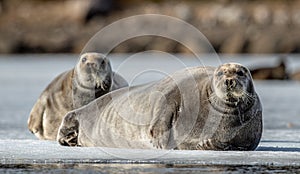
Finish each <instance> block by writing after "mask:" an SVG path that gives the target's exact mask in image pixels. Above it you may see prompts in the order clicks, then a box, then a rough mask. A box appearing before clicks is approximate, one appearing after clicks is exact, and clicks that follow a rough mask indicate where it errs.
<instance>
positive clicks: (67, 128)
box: [57, 112, 79, 146]
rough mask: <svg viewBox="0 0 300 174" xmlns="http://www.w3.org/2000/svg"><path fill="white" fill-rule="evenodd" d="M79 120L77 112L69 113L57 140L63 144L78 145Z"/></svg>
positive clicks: (61, 126)
mask: <svg viewBox="0 0 300 174" xmlns="http://www.w3.org/2000/svg"><path fill="white" fill-rule="evenodd" d="M78 129H79V122H78V120H77V119H76V113H75V112H70V113H68V114H67V115H66V116H65V117H64V119H63V121H62V123H61V125H60V128H59V130H58V134H57V141H58V142H59V144H61V145H63V146H78Z"/></svg>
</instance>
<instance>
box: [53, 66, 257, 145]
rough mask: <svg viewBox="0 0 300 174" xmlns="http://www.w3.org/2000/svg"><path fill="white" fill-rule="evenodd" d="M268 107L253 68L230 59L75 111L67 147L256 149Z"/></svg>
mask: <svg viewBox="0 0 300 174" xmlns="http://www.w3.org/2000/svg"><path fill="white" fill-rule="evenodd" d="M261 135H262V106H261V103H260V100H259V97H258V95H257V94H256V92H255V90H254V86H253V82H252V78H251V74H250V72H249V70H248V69H247V68H245V67H244V66H242V65H240V64H236V63H228V64H223V65H221V66H219V67H218V68H213V67H194V68H187V69H185V70H182V71H178V72H176V73H174V74H173V75H171V76H169V77H166V78H164V79H162V80H160V81H158V82H155V83H151V84H146V85H140V86H135V87H128V88H122V89H119V90H116V91H113V92H111V93H109V94H106V95H104V96H102V97H100V98H98V99H97V100H95V101H93V102H91V103H90V104H88V105H86V106H85V107H82V108H80V109H77V110H74V111H71V112H69V113H68V114H67V115H66V116H65V117H64V119H63V121H62V124H61V126H60V128H59V132H58V136H57V141H58V142H59V143H60V144H61V145H64V146H102V147H115V148H139V149H157V148H158V149H181V150H184V149H185V150H254V149H255V148H256V147H257V145H258V143H259V141H260V138H261Z"/></svg>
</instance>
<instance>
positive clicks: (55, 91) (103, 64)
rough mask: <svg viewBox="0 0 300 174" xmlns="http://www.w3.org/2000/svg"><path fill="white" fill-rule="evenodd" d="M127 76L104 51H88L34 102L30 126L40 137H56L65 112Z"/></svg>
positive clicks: (121, 83)
mask: <svg viewBox="0 0 300 174" xmlns="http://www.w3.org/2000/svg"><path fill="white" fill-rule="evenodd" d="M125 86H128V84H127V82H126V80H125V79H124V78H123V77H121V76H120V75H119V74H117V73H115V72H113V71H112V68H111V65H110V61H109V60H108V59H107V58H106V57H105V56H104V55H102V54H100V53H93V52H90V53H84V54H82V55H81V56H80V59H79V61H78V63H77V64H76V66H75V67H74V68H73V69H71V70H69V71H66V72H64V73H62V74H60V75H58V76H57V77H56V78H55V79H54V80H53V81H52V82H51V83H50V84H49V85H48V86H47V88H46V89H45V90H44V91H43V92H42V94H41V95H40V97H39V99H38V100H37V102H36V103H35V105H34V106H33V108H32V110H31V113H30V116H29V119H28V128H29V130H30V131H31V132H32V133H34V134H35V135H36V136H37V137H38V138H39V139H45V140H55V139H56V136H57V132H58V128H59V125H60V123H61V121H62V118H63V117H64V116H65V114H66V113H67V112H69V111H71V110H74V109H77V108H80V107H82V106H84V105H86V104H88V103H90V102H91V101H93V100H94V99H96V98H98V97H100V96H102V95H104V94H106V93H108V92H110V91H112V90H115V89H119V88H122V87H125Z"/></svg>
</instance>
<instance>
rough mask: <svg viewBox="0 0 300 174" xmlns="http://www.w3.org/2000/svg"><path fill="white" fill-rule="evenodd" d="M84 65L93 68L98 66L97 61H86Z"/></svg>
mask: <svg viewBox="0 0 300 174" xmlns="http://www.w3.org/2000/svg"><path fill="white" fill-rule="evenodd" d="M86 65H87V66H88V67H90V68H95V69H97V68H98V66H97V63H95V62H88V63H86Z"/></svg>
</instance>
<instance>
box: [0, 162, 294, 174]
mask: <svg viewBox="0 0 300 174" xmlns="http://www.w3.org/2000/svg"><path fill="white" fill-rule="evenodd" d="M0 172H1V173H2V172H7V173H131V174H134V173H145V174H146V173H299V172H300V167H291V166H285V167H284V166H283V167H282V166H281V167H279V166H259V165H258V166H247V165H244V166H243V165H241V166H228V165H226V166H225V165H214V166H210V165H208V166H203V165H196V164H195V165H181V164H168V165H165V164H30V165H0Z"/></svg>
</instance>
